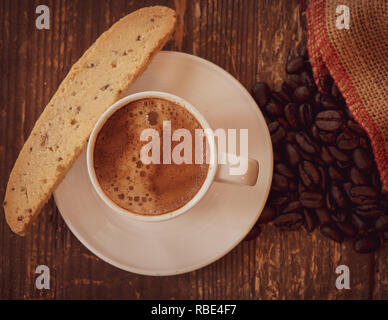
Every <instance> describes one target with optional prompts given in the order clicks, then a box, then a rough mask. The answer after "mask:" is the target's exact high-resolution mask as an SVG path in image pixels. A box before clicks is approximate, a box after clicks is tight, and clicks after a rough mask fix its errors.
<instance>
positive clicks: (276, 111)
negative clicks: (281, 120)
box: [265, 100, 283, 116]
mask: <svg viewBox="0 0 388 320" xmlns="http://www.w3.org/2000/svg"><path fill="white" fill-rule="evenodd" d="M265 111H267V113H268V114H269V115H271V116H281V115H282V114H283V107H282V106H281V105H280V104H278V103H277V102H275V101H273V100H271V101H270V102H268V103H267V104H266V106H265Z"/></svg>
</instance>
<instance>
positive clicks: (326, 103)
mask: <svg viewBox="0 0 388 320" xmlns="http://www.w3.org/2000/svg"><path fill="white" fill-rule="evenodd" d="M321 104H322V107H323V108H325V109H329V110H335V109H338V105H337V103H336V102H335V101H334V100H333V99H332V98H330V97H329V96H323V97H322V98H321Z"/></svg>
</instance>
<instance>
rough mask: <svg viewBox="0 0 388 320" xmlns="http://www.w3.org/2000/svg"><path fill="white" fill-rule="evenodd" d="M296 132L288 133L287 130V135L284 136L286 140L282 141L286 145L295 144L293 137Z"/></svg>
mask: <svg viewBox="0 0 388 320" xmlns="http://www.w3.org/2000/svg"><path fill="white" fill-rule="evenodd" d="M296 134H297V133H296V132H295V131H290V130H288V131H287V134H286V138H285V139H284V140H285V141H286V142H288V143H294V142H295V136H296Z"/></svg>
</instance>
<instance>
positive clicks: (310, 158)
mask: <svg viewBox="0 0 388 320" xmlns="http://www.w3.org/2000/svg"><path fill="white" fill-rule="evenodd" d="M295 141H296V136H295ZM296 150H297V151H298V153H299V155H300V156H301V157H302V158H303V159H304V160H308V161H313V160H314V156H313V155H312V154H310V153H307V152H305V151H303V149H302V148H300V147H299V146H298V145H297V146H296Z"/></svg>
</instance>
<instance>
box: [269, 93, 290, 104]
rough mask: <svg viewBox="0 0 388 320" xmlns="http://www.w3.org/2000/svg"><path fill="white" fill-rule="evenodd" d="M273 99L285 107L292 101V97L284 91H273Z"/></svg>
mask: <svg viewBox="0 0 388 320" xmlns="http://www.w3.org/2000/svg"><path fill="white" fill-rule="evenodd" d="M272 97H273V98H274V99H275V100H276V101H277V102H279V103H280V104H281V105H283V106H284V105H286V104H287V103H289V102H290V101H291V98H290V96H289V95H288V94H287V92H285V91H283V90H278V91H272Z"/></svg>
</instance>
